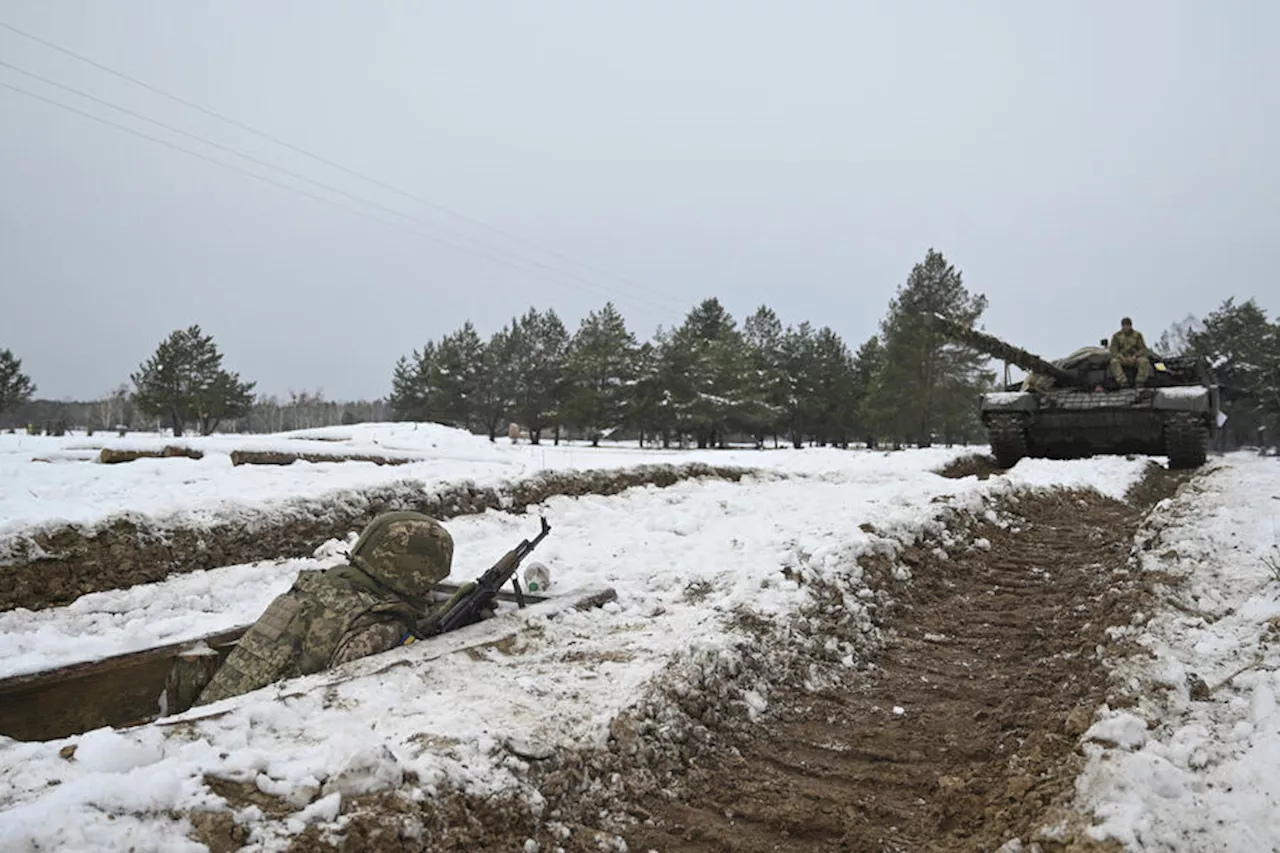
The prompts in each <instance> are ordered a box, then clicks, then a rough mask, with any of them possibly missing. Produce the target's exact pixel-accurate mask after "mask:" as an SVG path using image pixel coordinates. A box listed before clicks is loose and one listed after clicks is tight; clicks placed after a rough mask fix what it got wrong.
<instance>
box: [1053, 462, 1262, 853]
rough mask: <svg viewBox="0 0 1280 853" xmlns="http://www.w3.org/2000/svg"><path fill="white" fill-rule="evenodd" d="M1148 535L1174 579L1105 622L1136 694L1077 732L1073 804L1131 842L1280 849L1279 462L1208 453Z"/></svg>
mask: <svg viewBox="0 0 1280 853" xmlns="http://www.w3.org/2000/svg"><path fill="white" fill-rule="evenodd" d="M1147 533H1148V534H1149V538H1148V539H1146V540H1145V541H1143V542H1142V543H1141V545H1142V546H1143V550H1142V552H1141V554H1142V556H1141V566H1142V569H1143V570H1144V571H1148V572H1164V573H1167V574H1168V575H1170V576H1171V578H1173V579H1176V580H1177V581H1178V583H1176V585H1172V586H1170V587H1169V588H1167V589H1166V590H1165V591H1164V595H1163V596H1162V600H1161V604H1160V607H1159V609H1158V610H1157V611H1156V612H1153V613H1149V614H1146V617H1147V618H1146V619H1145V620H1143V621H1141V622H1140V623H1139V624H1135V625H1133V626H1132V627H1130V628H1126V629H1123V630H1122V631H1119V632H1118V633H1122V634H1125V635H1127V636H1128V637H1129V638H1130V639H1132V640H1134V641H1136V642H1137V643H1139V644H1140V645H1141V647H1142V648H1143V649H1145V650H1146V651H1147V652H1149V655H1142V656H1137V657H1134V658H1130V659H1125V660H1122V661H1119V662H1118V672H1119V674H1120V675H1121V676H1122V678H1123V679H1124V680H1125V682H1126V686H1127V688H1128V692H1131V693H1132V694H1133V695H1135V696H1137V697H1139V701H1138V703H1137V705H1136V706H1135V707H1131V708H1126V709H1115V710H1111V709H1105V710H1104V711H1103V712H1102V713H1101V714H1100V716H1099V719H1098V721H1097V722H1096V723H1095V725H1094V728H1093V729H1092V730H1091V731H1090V732H1089V733H1087V735H1086V741H1087V743H1086V746H1085V748H1086V750H1087V751H1088V753H1089V757H1090V762H1089V767H1088V769H1087V770H1086V772H1085V773H1084V774H1083V775H1082V777H1081V779H1080V780H1079V783H1078V786H1077V787H1078V793H1079V798H1080V804H1081V806H1082V807H1083V808H1085V809H1086V810H1091V811H1092V812H1093V813H1094V814H1095V816H1096V818H1097V819H1098V821H1099V823H1098V825H1097V826H1096V827H1095V828H1094V830H1093V834H1094V835H1095V836H1096V837H1098V838H1108V837H1109V838H1115V839H1118V840H1120V841H1121V842H1123V843H1124V844H1125V845H1126V846H1127V847H1129V848H1130V849H1133V850H1150V851H1157V850H1158V851H1193V850H1194V851H1200V850H1203V851H1211V850H1213V851H1218V850H1222V851H1227V850H1230V851H1236V850H1239V851H1274V850H1280V713H1278V712H1277V706H1276V695H1277V692H1280V462H1278V461H1277V460H1276V459H1274V458H1260V457H1257V456H1244V455H1237V456H1233V457H1231V458H1230V459H1229V460H1228V461H1226V462H1214V463H1213V470H1212V471H1211V472H1209V473H1208V474H1207V475H1205V476H1203V477H1201V478H1200V479H1198V480H1197V481H1195V482H1193V483H1191V484H1190V485H1189V486H1188V487H1187V488H1185V489H1184V490H1183V492H1182V493H1180V494H1179V495H1178V496H1177V497H1176V498H1174V499H1171V500H1169V501H1166V502H1164V503H1163V504H1162V505H1160V506H1158V507H1157V509H1156V511H1155V512H1154V513H1153V515H1152V518H1151V521H1150V523H1149V525H1148V531H1147ZM1233 676H1234V677H1233ZM1193 685H1194V688H1195V689H1194V691H1193ZM1193 693H1194V695H1193Z"/></svg>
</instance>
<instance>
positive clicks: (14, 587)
mask: <svg viewBox="0 0 1280 853" xmlns="http://www.w3.org/2000/svg"><path fill="white" fill-rule="evenodd" d="M745 476H780V475H775V474H765V473H763V472H760V471H756V470H754V469H749V468H737V467H732V466H722V465H720V466H718V465H706V464H703V463H697V462H691V463H685V464H682V465H638V466H635V467H631V468H622V469H616V470H610V469H594V470H585V471H546V472H543V473H540V474H537V475H535V476H532V477H528V478H526V479H523V480H515V481H510V482H506V483H502V484H500V485H497V486H487V487H480V486H477V485H476V484H474V483H472V482H470V481H464V482H461V483H453V484H448V485H444V486H439V487H434V488H429V487H428V486H427V485H426V484H424V483H422V482H420V481H415V480H401V481H399V482H396V483H390V484H387V485H382V486H373V487H369V488H365V489H356V490H350V491H344V492H335V493H332V494H328V495H321V496H318V497H306V498H296V499H293V500H288V501H279V502H275V503H269V504H265V505H262V506H240V507H236V508H235V509H234V510H228V511H226V512H224V513H222V514H220V515H219V516H218V517H217V518H215V519H214V520H213V521H210V522H208V523H199V522H197V523H193V522H192V520H191V519H190V518H187V517H185V516H183V515H177V516H174V517H173V518H169V519H153V518H149V517H145V516H138V515H135V514H131V513H123V514H120V515H117V516H114V517H111V518H108V519H106V520H105V521H103V522H102V523H100V524H98V525H93V526H85V525H79V524H65V525H59V526H55V527H52V528H47V529H46V528H32V529H29V530H20V531H17V532H14V533H11V534H8V535H6V536H3V537H0V611H3V610H10V609H13V608H18V607H24V608H27V609H29V610H39V609H42V608H46V607H55V606H59V605H63V604H69V603H71V602H72V601H75V600H76V599H77V598H79V597H80V596H82V595H86V594H88V593H92V592H102V591H104V590H109V589H127V588H128V587H131V586H136V585H138V584H145V583H155V582H157V581H162V580H164V579H165V578H166V577H169V576H170V575H172V574H180V573H183V572H191V571H198V570H202V569H212V568H217V567H220V566H231V565H237V564H240V563H250V562H253V561H255V560H274V559H284V558H290V557H306V556H309V555H310V554H311V553H312V552H313V551H314V550H315V549H316V548H317V547H318V546H319V545H321V544H323V543H324V542H326V541H328V540H329V539H332V538H335V537H338V538H340V537H342V536H345V535H346V534H347V533H348V532H349V531H352V530H359V529H360V528H361V527H363V526H364V525H365V524H367V523H368V522H369V521H370V520H372V519H373V517H374V516H375V515H377V514H378V513H380V512H385V511H388V510H416V511H418V512H425V513H426V514H428V515H430V516H433V517H435V518H438V519H441V520H448V519H450V518H456V517H458V516H462V515H472V514H477V513H482V512H485V511H487V510H496V509H502V510H508V511H513V512H519V511H521V510H523V509H524V508H525V507H527V506H531V505H537V504H540V503H542V502H543V501H545V500H547V499H549V498H552V497H557V496H565V497H577V496H580V495H614V494H618V493H619V492H622V491H625V490H626V489H630V488H635V487H637V486H650V485H651V486H656V487H659V488H665V487H667V486H671V485H674V484H676V483H678V482H681V481H683V480H689V479H721V480H730V481H734V482H737V481H738V480H740V479H742V478H743V477H745Z"/></svg>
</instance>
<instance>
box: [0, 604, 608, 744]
mask: <svg viewBox="0 0 1280 853" xmlns="http://www.w3.org/2000/svg"><path fill="white" fill-rule="evenodd" d="M456 589H457V586H456V585H454V584H441V585H440V586H439V587H437V590H436V592H437V596H438V597H439V598H440V599H441V600H443V599H444V598H447V597H448V596H450V595H452V594H453V592H454V591H455V590H456ZM613 597H614V595H613V591H612V590H611V589H604V590H602V589H594V590H590V591H585V592H579V591H575V592H574V593H571V594H570V595H569V596H542V595H534V594H532V593H528V592H526V593H525V594H524V598H525V602H526V604H528V605H530V606H538V605H540V604H542V603H544V602H558V601H563V600H564V599H566V598H569V599H571V600H572V601H573V602H574V603H575V605H580V606H591V607H599V606H600V605H601V604H603V603H605V602H606V601H609V600H612V598H613ZM499 599H500V600H502V601H504V602H507V603H511V604H514V603H515V600H516V599H515V596H514V594H513V593H511V592H508V591H505V590H504V591H503V592H501V593H499ZM471 627H475V626H471ZM248 628H249V626H248V625H240V626H237V627H235V628H229V629H227V630H224V631H218V632H216V633H212V634H206V635H205V636H203V637H197V638H194V639H191V640H184V641H182V642H180V643H170V644H168V645H164V646H157V647H154V648H150V649H143V650H141V651H137V652H129V653H126V654H121V655H114V656H112V657H108V658H103V659H101V660H96V661H87V662H85V663H77V664H72V665H70V666H65V667H61V668H59V669H52V670H45V671H44V672H35V673H28V674H26V675H16V676H12V677H10V678H5V679H0V735H4V736H6V737H11V738H14V739H15V740H23V741H35V740H53V739H57V738H63V737H68V736H69V735H73V734H78V733H80V732H85V731H90V730H91V729H96V728H101V727H103V726H114V727H121V726H129V725H137V724H139V723H145V722H149V721H151V720H154V719H156V718H157V717H159V716H160V713H161V709H160V694H161V692H162V691H163V690H164V687H165V682H166V679H168V677H169V673H170V670H171V669H172V668H173V666H174V662H175V659H177V658H178V657H179V656H180V655H181V654H182V653H183V652H184V651H187V650H189V649H191V647H192V646H196V645H198V644H200V643H203V644H205V645H206V646H208V647H209V648H210V649H212V650H213V651H214V652H216V653H217V654H218V657H219V660H220V661H221V660H223V659H225V658H226V656H227V655H228V654H230V653H231V650H232V649H233V648H234V647H235V643H236V641H237V640H238V639H239V638H240V636H241V635H242V634H243V633H244V632H245V631H246V630H248ZM468 630H469V629H468V628H463V629H460V630H459V631H455V632H452V633H454V634H462V633H464V632H466V631H468ZM448 636H449V635H441V637H448ZM439 640H440V637H435V638H432V639H431V640H428V641H424V642H425V643H427V644H431V645H434V644H436V643H437V642H438V641H439Z"/></svg>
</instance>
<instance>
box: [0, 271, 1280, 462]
mask: <svg viewBox="0 0 1280 853" xmlns="http://www.w3.org/2000/svg"><path fill="white" fill-rule="evenodd" d="M986 307H987V300H986V298H985V297H984V296H982V295H981V294H971V293H970V292H969V291H968V290H967V289H966V288H965V286H964V284H963V280H962V276H961V274H960V272H959V271H958V270H956V269H955V268H954V267H953V266H951V265H950V264H949V263H948V262H947V261H946V259H945V258H944V257H943V256H942V255H941V254H940V253H938V252H936V251H934V250H932V249H930V250H929V251H928V253H927V254H926V256H925V259H924V260H923V262H921V263H919V264H916V265H915V266H914V268H913V269H912V270H911V273H910V275H909V276H908V277H907V280H906V282H905V283H904V284H903V285H901V286H900V287H899V288H898V289H897V292H896V294H895V296H894V298H893V299H892V300H891V301H890V303H889V306H888V311H887V312H886V314H885V316H884V318H883V320H882V321H881V323H880V329H879V332H878V333H877V334H875V335H873V336H871V337H870V338H868V339H867V340H866V341H864V342H863V343H862V344H861V345H860V346H858V347H857V349H856V350H854V349H851V348H850V347H849V346H848V345H847V344H846V343H845V342H844V341H843V340H842V339H841V337H840V336H839V335H838V334H837V333H836V332H834V331H833V330H832V329H831V328H830V327H829V326H823V327H820V328H817V327H815V326H814V325H812V324H811V323H808V322H803V323H800V324H799V325H797V326H786V327H784V326H783V324H782V322H781V321H780V320H779V318H778V316H777V314H776V313H775V312H774V311H773V310H771V309H770V308H769V307H767V306H761V307H760V308H759V309H757V310H756V311H755V313H753V314H751V315H750V316H748V317H746V318H745V320H744V321H743V322H742V323H741V324H739V323H738V322H737V321H736V320H735V319H734V318H733V317H732V316H731V315H730V314H729V312H728V311H726V310H725V308H724V307H723V305H721V303H720V302H719V301H718V300H716V299H707V300H705V301H703V302H702V303H700V304H699V305H697V306H695V307H694V308H693V309H692V310H691V311H690V312H689V313H688V315H687V316H686V317H685V318H684V321H683V323H682V324H680V325H679V326H677V327H674V328H671V329H663V328H662V327H659V328H658V329H657V331H656V332H655V334H654V336H653V338H652V339H651V340H649V341H645V342H641V341H639V340H638V339H637V337H636V335H635V334H634V333H633V332H632V331H631V330H630V329H628V328H627V324H626V321H625V320H624V318H623V317H622V315H621V314H620V313H619V312H618V310H617V308H616V307H615V306H614V305H613V304H611V303H610V304H606V305H605V306H604V307H603V308H601V309H599V310H596V311H592V312H590V313H589V314H588V315H587V316H586V317H585V318H584V319H583V320H582V322H581V324H580V325H579V327H578V329H577V330H575V331H574V332H573V333H572V334H571V333H570V332H569V330H568V329H567V328H566V327H565V325H564V323H563V322H562V321H561V320H560V318H559V317H558V316H557V315H556V313H555V311H553V310H546V311H539V310H538V309H536V308H530V309H529V310H528V311H527V312H526V313H525V314H524V315H523V316H518V317H514V318H512V320H511V322H510V323H509V324H507V325H506V326H504V327H503V328H502V329H500V330H499V331H498V332H496V333H495V334H493V335H492V336H490V337H489V338H488V339H487V340H486V339H483V338H481V336H480V334H479V332H478V331H477V330H476V328H475V326H474V325H473V324H471V323H470V322H466V323H464V324H463V325H462V327H461V328H459V329H458V330H456V331H454V332H452V333H450V334H447V335H444V336H443V337H441V338H440V339H439V340H437V341H430V342H428V343H427V344H426V345H425V346H423V347H422V348H421V349H418V350H414V351H413V352H412V355H411V356H407V357H402V358H400V359H399V360H398V361H397V363H396V364H395V367H394V370H393V375H392V394H391V396H390V398H389V399H388V400H381V399H379V400H373V401H358V402H335V401H327V400H325V399H324V396H323V394H322V393H321V392H319V391H316V392H307V391H303V392H290V394H289V398H288V399H287V400H282V399H280V398H278V397H276V396H264V395H256V396H255V395H254V393H253V389H254V383H253V382H246V381H244V380H242V379H241V378H240V376H239V374H237V373H235V372H233V371H230V370H227V369H226V368H224V367H223V366H222V354H221V353H220V352H219V350H218V348H217V346H216V344H215V343H214V341H213V339H212V337H211V336H209V335H207V334H205V333H204V332H203V331H202V330H201V329H200V327H199V326H191V327H189V328H187V329H179V330H176V331H174V332H173V333H172V334H171V335H170V336H169V337H168V338H167V339H165V340H164V341H162V342H161V343H160V345H159V346H158V347H157V349H156V351H155V353H154V354H153V355H152V356H151V357H150V358H148V359H147V360H146V361H144V362H143V363H142V364H141V365H139V368H138V370H137V371H135V372H134V373H133V374H132V375H131V376H130V380H131V384H122V385H121V386H119V387H118V388H116V389H115V390H113V391H112V392H111V393H109V394H107V395H105V396H104V397H103V398H101V399H99V400H92V401H82V402H69V401H51V400H40V399H34V393H35V391H36V386H35V385H34V383H32V381H31V379H30V378H29V377H28V376H26V375H25V374H24V373H23V372H22V369H21V367H22V362H21V360H20V359H18V358H17V357H16V356H15V355H14V354H13V353H12V352H11V351H9V350H7V349H0V418H3V420H2V421H0V423H2V424H5V425H9V426H15V425H16V426H25V425H28V424H31V425H34V426H35V428H37V429H51V430H57V429H59V428H65V427H79V428H89V429H116V428H121V427H123V428H125V429H155V428H159V427H161V426H167V427H169V428H170V429H172V430H173V432H174V434H175V435H182V434H183V432H184V431H185V430H187V429H196V430H198V431H199V432H201V433H203V434H208V433H210V432H213V431H215V430H219V429H225V430H231V431H237V432H279V431H283V430H291V429H305V428H311V427H323V426H335V425H339V424H352V423H360V422H365V421H384V420H387V419H388V418H390V417H395V418H399V419H402V420H422V421H438V422H441V423H445V424H450V425H455V426H459V427H464V428H467V429H471V430H473V431H476V432H480V433H483V434H486V435H488V436H489V437H490V439H495V438H496V437H497V436H498V435H499V434H500V433H504V432H505V431H506V426H507V424H508V423H510V422H516V423H518V424H520V425H521V426H522V427H523V428H524V430H525V431H526V432H527V433H528V435H529V437H530V439H531V440H532V441H534V442H540V441H541V440H542V439H543V436H544V434H546V433H547V432H548V431H549V432H550V433H551V434H552V435H553V436H554V437H555V438H556V439H559V438H560V437H561V435H562V434H568V435H569V436H571V437H574V438H581V437H585V438H589V439H590V440H591V441H592V442H593V443H596V442H599V440H600V439H601V438H604V437H612V438H629V439H639V440H640V441H641V443H645V442H653V443H661V444H662V445H663V446H672V445H681V446H683V445H685V444H686V443H694V444H696V445H697V446H699V447H712V446H723V445H724V444H726V443H728V442H729V441H742V440H751V441H755V442H756V443H757V444H759V445H763V444H764V443H765V442H766V441H767V440H769V439H772V440H773V441H774V442H775V443H777V442H779V441H780V440H784V439H785V440H786V441H788V442H789V443H791V444H793V445H794V446H797V447H799V446H803V445H804V444H805V443H816V444H825V445H837V446H848V444H850V443H852V442H859V443H865V444H867V445H868V446H876V445H877V444H879V443H884V442H891V443H893V444H895V445H898V444H903V443H908V442H914V443H918V444H922V445H928V444H930V443H932V442H934V441H943V442H946V443H953V442H960V441H964V442H970V441H977V442H981V441H983V440H984V439H985V435H984V433H983V430H982V428H981V425H980V423H979V421H978V417H977V405H976V396H977V394H978V393H979V392H981V391H983V390H987V389H989V388H991V387H993V382H994V379H995V377H994V374H993V373H991V372H990V371H988V370H987V364H988V362H989V359H988V358H987V357H985V356H984V355H982V354H981V353H979V352H977V351H975V350H973V349H971V348H968V347H965V346H963V345H959V344H956V343H954V342H952V341H949V340H947V339H945V338H944V337H942V336H941V333H940V332H938V331H935V328H934V325H933V324H930V323H928V322H926V318H927V317H929V316H930V315H931V314H933V313H939V314H942V315H945V316H947V317H949V318H951V319H953V320H955V321H957V322H960V323H962V324H965V325H973V326H977V325H979V322H980V320H981V317H982V314H983V313H984V311H985V310H986ZM1155 349H1156V351H1157V352H1159V353H1160V354H1162V355H1183V354H1199V355H1202V356H1204V357H1205V358H1207V359H1208V360H1209V362H1210V363H1211V364H1212V365H1213V367H1214V370H1215V373H1216V376H1217V378H1218V381H1219V383H1220V385H1221V386H1222V389H1223V398H1224V409H1225V411H1226V414H1227V415H1228V420H1227V423H1226V426H1225V428H1224V430H1223V439H1224V440H1223V444H1222V446H1223V447H1226V448H1231V447H1239V446H1245V445H1253V444H1258V443H1263V444H1270V445H1272V446H1274V445H1275V444H1276V441H1277V439H1276V437H1277V435H1280V323H1277V322H1273V321H1271V320H1269V319H1268V318H1267V316H1266V312H1265V311H1264V310H1263V309H1262V308H1260V307H1259V306H1258V305H1257V303H1256V302H1255V301H1254V300H1252V299H1250V300H1249V301H1247V302H1243V303H1237V302H1236V301H1235V300H1234V298H1232V299H1228V300H1226V301H1225V302H1223V303H1222V305H1221V306H1219V308H1218V309H1216V310H1215V311H1213V312H1212V313H1210V314H1209V315H1208V316H1207V317H1206V318H1205V319H1204V320H1203V321H1201V320H1198V319H1197V318H1195V317H1187V318H1186V320H1184V321H1183V322H1181V323H1178V324H1175V325H1174V326H1173V327H1172V328H1171V329H1169V330H1168V331H1166V332H1165V333H1164V334H1163V335H1161V336H1160V338H1159V339H1158V341H1157V342H1156V345H1155Z"/></svg>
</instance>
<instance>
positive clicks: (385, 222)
mask: <svg viewBox="0 0 1280 853" xmlns="http://www.w3.org/2000/svg"><path fill="white" fill-rule="evenodd" d="M0 87H3V88H5V89H9V90H11V91H14V92H17V93H18V94H20V95H25V96H26V97H28V98H33V99H35V100H37V101H43V102H44V103H46V104H50V105H52V106H55V107H58V108H59V109H63V110H67V111H68V112H72V113H75V114H76V115H80V116H83V117H84V118H88V119H92V120H93V121H96V122H99V123H100V124H104V125H107V126H108V127H114V128H116V129H117V130H123V131H124V132H125V133H130V134H132V135H134V136H137V137H139V138H141V139H145V140H147V141H149V142H154V143H156V144H158V145H163V146H165V147H166V148H172V149H173V150H175V151H181V152H182V153H184V154H188V155H190V156H192V157H197V158H199V159H201V160H204V161H206V162H208V163H212V164H214V165H215V166H221V167H222V168H224V169H230V170H231V171H233V172H238V173H240V174H242V175H247V176H248V177H250V178H254V179H255V180H258V181H262V182H263V183H267V184H270V185H272V186H275V187H279V188H280V189H283V190H287V191H288V192H292V193H297V194H298V195H301V196H304V197H306V198H309V199H312V200H314V201H318V202H321V203H322V204H327V205H330V206H331V207H336V208H338V209H339V210H345V211H347V212H349V213H354V214H356V215H357V216H362V217H364V218H366V219H370V220H372V221H374V222H378V223H381V224H383V225H386V226H389V227H391V228H396V229H398V230H400V231H404V232H405V233H408V234H412V235H413V236H415V237H419V238H421V239H424V240H431V241H432V242H435V243H439V244H441V245H444V246H448V247H449V248H452V249H457V250H459V251H464V252H470V250H469V249H466V248H465V247H462V246H458V245H456V244H453V243H450V242H448V241H446V240H442V239H441V238H439V237H436V236H434V235H432V234H426V233H423V232H420V231H415V230H413V229H411V228H406V227H405V226H403V225H401V224H400V223H398V222H393V221H391V220H388V219H383V218H382V217H379V216H374V215H373V214H371V213H369V212H367V211H364V210H360V209H359V208H357V207H352V206H351V205H347V204H341V203H340V202H336V201H334V200H333V199H331V198H325V197H324V196H321V195H317V194H315V193H311V192H307V191H306V190H302V189H299V188H297V187H294V186H290V185H289V184H286V183H282V182H281V181H277V180H274V179H273V178H269V177H267V176H265V175H259V174H257V173H256V172H251V171H249V170H248V169H242V168H240V167H239V166H236V165H233V164H231V163H226V162H223V161H222V160H218V159H216V158H214V157H210V156H208V155H207V154H202V153H201V152H199V151H195V150H192V149H190V148H187V147H185V146H182V145H178V144H177V143H174V142H170V141H169V140H167V139H161V138H160V137H158V136H152V135H150V134H147V133H143V132H142V131H140V130H137V129H135V128H132V127H129V126H127V125H123V124H120V123H118V122H114V121H111V120H110V119H105V118H103V117H102V116H97V115H94V114H93V113H90V112H85V111H84V110H81V109H77V108H76V107H73V106H70V105H68V104H64V103H61V102H59V101H55V100H53V99H52V98H46V97H45V96H43V95H39V94H36V93H35V92H31V91H28V90H26V89H23V88H22V87H20V86H15V85H13V84H12V83H5V82H2V81H0ZM472 254H474V252H472ZM487 260H490V261H493V262H494V263H499V264H502V265H503V266H507V267H510V268H511V269H514V270H516V271H518V272H522V273H525V274H527V275H536V276H539V277H541V278H544V279H547V280H548V281H552V282H554V283H556V284H562V285H564V284H570V286H576V287H579V288H581V287H582V286H581V285H574V284H571V283H569V282H565V281H563V280H561V279H556V278H551V277H550V276H547V275H545V274H542V273H538V272H536V271H533V270H528V269H524V268H522V267H518V266H516V265H515V264H512V263H510V262H508V261H505V260H503V259H502V258H500V257H489V258H487ZM595 295H597V296H599V295H601V294H600V293H596V294H595ZM606 295H607V294H606ZM627 298H632V297H630V296H628V297H627ZM646 307H650V308H652V307H653V306H652V305H646Z"/></svg>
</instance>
